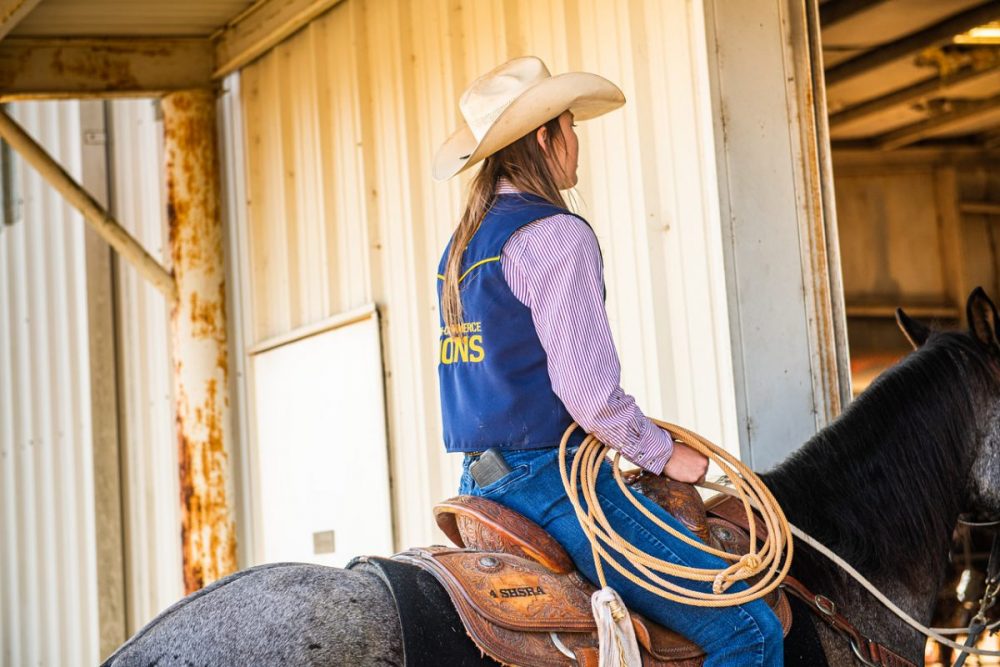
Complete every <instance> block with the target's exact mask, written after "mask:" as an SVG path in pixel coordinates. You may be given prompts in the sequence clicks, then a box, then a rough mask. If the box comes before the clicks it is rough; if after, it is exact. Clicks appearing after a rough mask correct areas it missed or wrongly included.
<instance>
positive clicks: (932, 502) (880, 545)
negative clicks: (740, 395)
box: [764, 355, 976, 618]
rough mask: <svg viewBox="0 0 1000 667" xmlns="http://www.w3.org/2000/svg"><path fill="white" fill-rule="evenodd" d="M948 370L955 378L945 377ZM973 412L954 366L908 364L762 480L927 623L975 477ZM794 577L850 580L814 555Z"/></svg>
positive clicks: (802, 522)
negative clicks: (969, 480) (943, 371)
mask: <svg viewBox="0 0 1000 667" xmlns="http://www.w3.org/2000/svg"><path fill="white" fill-rule="evenodd" d="M939 356H940V355H939ZM942 368H950V369H951V370H950V373H951V374H952V375H950V376H948V377H944V378H942V377H941V369H942ZM956 374H957V375H956ZM973 413H974V407H973V400H972V397H971V395H970V389H969V382H968V381H967V379H966V380H963V379H962V369H956V368H955V364H954V363H953V362H952V363H951V364H940V363H938V364H932V363H919V362H913V363H908V364H904V365H903V367H902V368H899V369H896V370H894V371H892V372H890V374H888V376H887V377H886V378H885V379H884V380H882V379H880V381H879V382H878V383H877V384H876V385H875V386H873V387H872V389H871V390H870V391H869V392H866V394H864V395H862V396H861V397H859V398H858V400H857V401H856V402H855V403H854V404H852V405H851V406H850V408H849V409H848V410H847V411H846V412H845V413H844V415H842V416H841V417H840V418H839V419H838V420H837V421H836V422H835V423H834V424H832V425H831V426H830V427H828V428H826V429H824V430H823V431H821V432H820V433H818V434H817V435H816V436H815V437H814V438H813V439H812V440H810V441H809V442H808V443H807V444H806V445H804V446H803V447H802V448H801V449H800V450H799V451H798V452H796V453H795V454H793V455H792V456H791V457H790V458H789V459H788V460H787V461H785V462H784V463H783V464H781V465H780V466H778V467H777V468H776V469H775V470H774V471H772V472H770V473H768V474H767V475H765V476H764V481H765V483H766V484H767V485H768V486H769V487H770V488H771V490H772V491H773V493H774V495H775V497H776V498H777V500H778V502H779V503H780V504H781V505H782V507H783V508H784V510H785V513H786V515H787V516H788V519H789V521H791V522H792V523H793V524H795V525H797V526H798V527H799V528H801V529H803V530H805V531H806V532H807V533H809V534H810V535H812V536H813V537H815V538H817V539H818V540H819V541H820V542H822V543H824V544H825V545H826V546H828V547H830V548H831V549H833V550H834V551H835V552H836V553H837V554H838V555H840V556H841V557H843V558H844V559H845V560H847V561H848V562H850V563H851V564H852V565H854V566H855V568H857V569H858V570H859V571H861V572H862V574H864V575H865V576H867V577H869V578H870V579H871V580H872V581H874V582H875V583H876V584H877V585H878V586H880V587H881V588H884V589H886V590H885V592H886V593H887V594H888V595H890V597H892V598H894V600H895V601H896V602H897V604H900V606H902V607H903V608H904V609H906V610H907V611H908V612H910V613H911V614H913V615H915V616H917V617H918V618H920V617H924V618H929V614H930V611H931V610H932V608H933V605H934V597H935V591H937V589H938V587H939V585H940V579H941V576H942V573H943V572H944V571H945V561H946V559H947V556H948V549H949V545H950V541H951V533H952V530H953V527H954V524H955V521H956V520H957V516H958V513H959V510H960V506H961V500H962V498H961V496H962V493H963V490H964V488H965V486H966V481H967V478H968V472H969V465H970V464H969V461H970V459H971V455H970V451H971V447H972V443H973V442H974V440H975V428H976V427H975V418H974V417H975V415H974V414H973ZM795 573H796V574H797V575H798V576H799V578H801V579H803V581H805V582H806V583H807V584H811V583H815V584H816V585H820V586H822V585H830V586H833V587H835V588H836V587H841V588H842V587H843V586H844V585H845V581H846V580H845V579H844V578H843V576H842V574H841V573H840V572H839V570H838V568H836V566H834V565H832V564H831V563H829V561H826V560H825V559H823V558H820V557H814V555H813V554H811V553H810V552H808V551H806V552H805V553H803V554H802V555H801V556H798V557H797V564H796V568H795ZM807 580H812V581H807ZM847 585H849V586H853V584H847ZM841 593H842V595H844V596H846V597H854V598H856V599H858V600H860V599H864V597H865V596H864V595H863V594H861V593H860V592H858V593H857V594H853V593H854V592H853V591H851V590H841Z"/></svg>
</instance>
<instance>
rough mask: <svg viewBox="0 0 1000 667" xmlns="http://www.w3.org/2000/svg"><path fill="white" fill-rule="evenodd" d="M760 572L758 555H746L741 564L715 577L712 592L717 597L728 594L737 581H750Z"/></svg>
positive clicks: (735, 564)
mask: <svg viewBox="0 0 1000 667" xmlns="http://www.w3.org/2000/svg"><path fill="white" fill-rule="evenodd" d="M760 571H761V561H760V558H759V557H758V556H757V554H755V553H748V554H745V555H743V556H742V557H741V558H740V560H739V562H736V563H733V564H732V565H730V566H729V567H727V568H726V569H725V570H722V571H721V572H719V573H718V574H717V575H715V580H714V581H713V582H712V592H713V593H715V594H716V595H719V594H720V593H724V592H726V589H728V588H729V587H730V586H732V585H733V584H735V583H736V582H737V581H743V580H744V579H749V578H750V577H752V576H754V575H756V574H758V573H760Z"/></svg>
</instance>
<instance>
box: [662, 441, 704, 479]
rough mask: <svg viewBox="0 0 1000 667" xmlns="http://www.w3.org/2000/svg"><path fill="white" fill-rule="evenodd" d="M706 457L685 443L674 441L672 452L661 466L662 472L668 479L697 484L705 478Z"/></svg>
mask: <svg viewBox="0 0 1000 667" xmlns="http://www.w3.org/2000/svg"><path fill="white" fill-rule="evenodd" d="M706 472H708V459H707V458H706V457H705V456H704V455H703V454H700V453H698V452H696V451H695V450H693V449H691V448H690V447H688V446H687V445H685V444H683V443H680V442H675V443H674V453H673V454H671V455H670V458H669V459H667V465H665V466H663V474H664V475H666V476H667V477H669V478H670V479H673V480H676V481H678V482H686V483H687V484H697V483H698V482H702V481H704V480H705V473H706Z"/></svg>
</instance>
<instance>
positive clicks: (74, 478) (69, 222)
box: [0, 102, 99, 665]
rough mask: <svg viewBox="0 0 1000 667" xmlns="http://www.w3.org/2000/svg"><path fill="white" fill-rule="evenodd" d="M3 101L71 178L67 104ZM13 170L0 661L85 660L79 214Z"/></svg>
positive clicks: (93, 621) (91, 617)
mask: <svg viewBox="0 0 1000 667" xmlns="http://www.w3.org/2000/svg"><path fill="white" fill-rule="evenodd" d="M10 108H11V110H12V112H13V115H14V117H15V118H17V120H18V121H20V122H21V123H22V124H23V125H24V127H25V128H26V129H27V130H28V131H29V132H30V133H31V134H32V135H34V136H35V137H36V138H37V139H38V140H39V141H40V142H41V143H42V144H43V145H44V146H45V147H46V148H47V149H48V150H49V151H50V153H51V154H52V155H53V156H54V157H55V158H56V159H57V160H59V161H60V163H61V164H62V165H63V166H64V167H65V168H66V169H67V170H68V171H69V172H70V173H71V174H72V175H74V176H75V177H76V178H79V177H80V171H81V158H80V141H81V139H80V108H79V105H78V104H77V103H75V102H45V103H18V104H14V105H11V107H10ZM17 177H18V179H19V180H20V184H21V190H20V194H21V198H22V200H23V207H22V215H21V219H20V221H19V222H17V223H16V224H14V225H13V226H9V227H2V226H0V664H3V665H79V664H96V663H97V661H98V650H99V648H98V608H97V597H98V593H97V590H96V589H97V577H96V567H97V566H96V558H95V554H96V547H95V540H94V535H95V529H94V488H93V485H94V480H93V458H92V456H93V452H92V432H91V397H90V386H91V385H90V373H91V369H90V367H89V359H90V350H89V348H88V318H87V294H86V286H87V281H86V267H85V244H84V227H83V219H82V217H81V216H80V215H78V214H77V213H76V212H75V211H73V210H71V209H70V208H69V207H68V206H67V205H66V204H65V203H64V202H63V200H62V198H61V197H60V196H59V195H58V194H57V193H56V192H55V191H54V190H52V189H50V188H49V187H48V186H47V185H45V184H43V182H42V179H41V177H39V176H38V175H37V174H36V173H35V172H34V170H33V169H31V168H30V167H27V166H26V165H24V164H23V163H21V162H20V160H18V161H17Z"/></svg>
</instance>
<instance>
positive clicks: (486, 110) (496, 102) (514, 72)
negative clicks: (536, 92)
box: [458, 56, 551, 141]
mask: <svg viewBox="0 0 1000 667" xmlns="http://www.w3.org/2000/svg"><path fill="white" fill-rule="evenodd" d="M550 76H551V75H550V74H549V70H548V68H547V67H545V63H543V62H542V61H541V60H540V59H538V58H536V57H534V56H525V57H523V58H515V59H514V60H511V61H509V62H506V63H504V64H503V65H500V66H499V67H497V68H496V69H494V70H492V71H490V72H487V73H486V74H484V75H482V76H481V77H479V78H478V79H476V80H475V81H473V82H472V83H471V84H470V85H469V87H468V88H467V89H466V91H465V92H464V93H462V98H461V99H460V100H459V102H458V106H459V109H460V110H461V111H462V116H463V117H464V118H465V122H466V124H468V126H469V129H470V130H471V131H472V134H473V135H474V136H475V137H476V140H477V141H481V140H482V138H483V136H484V135H485V134H486V131H487V130H489V129H490V127H491V126H492V125H493V123H494V122H495V121H496V119H497V118H498V117H499V116H500V114H502V113H503V112H504V110H505V109H506V108H507V107H509V106H510V105H511V103H512V102H513V101H514V100H516V99H517V98H518V97H520V96H521V95H522V94H524V92H525V91H526V90H528V89H529V88H531V87H533V86H535V85H537V84H538V83H539V82H540V81H544V80H545V79H548V78H549V77H550Z"/></svg>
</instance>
